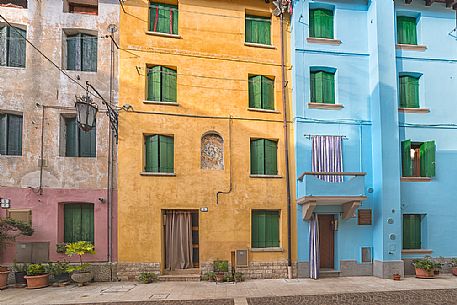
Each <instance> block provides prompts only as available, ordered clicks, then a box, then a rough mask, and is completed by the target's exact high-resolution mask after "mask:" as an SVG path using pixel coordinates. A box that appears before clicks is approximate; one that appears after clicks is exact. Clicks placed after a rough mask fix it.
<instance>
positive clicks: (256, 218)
mask: <svg viewBox="0 0 457 305" xmlns="http://www.w3.org/2000/svg"><path fill="white" fill-rule="evenodd" d="M266 221H267V220H266V215H265V213H264V212H263V211H254V212H252V229H251V232H252V233H251V234H252V238H251V239H252V240H251V243H252V247H253V248H265V245H266V240H265V235H266V234H265V228H266Z"/></svg>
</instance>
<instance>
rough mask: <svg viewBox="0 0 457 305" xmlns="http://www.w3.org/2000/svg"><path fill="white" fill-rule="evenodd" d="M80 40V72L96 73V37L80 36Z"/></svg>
mask: <svg viewBox="0 0 457 305" xmlns="http://www.w3.org/2000/svg"><path fill="white" fill-rule="evenodd" d="M81 40H82V71H91V72H95V71H97V37H96V36H92V35H86V34H82V35H81Z"/></svg>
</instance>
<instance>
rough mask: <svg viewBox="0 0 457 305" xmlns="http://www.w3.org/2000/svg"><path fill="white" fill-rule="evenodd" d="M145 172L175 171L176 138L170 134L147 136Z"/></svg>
mask: <svg viewBox="0 0 457 305" xmlns="http://www.w3.org/2000/svg"><path fill="white" fill-rule="evenodd" d="M145 155H146V158H145V159H146V162H145V163H146V164H145V167H144V171H145V172H149V173H174V139H173V137H170V136H163V135H151V136H147V137H145Z"/></svg>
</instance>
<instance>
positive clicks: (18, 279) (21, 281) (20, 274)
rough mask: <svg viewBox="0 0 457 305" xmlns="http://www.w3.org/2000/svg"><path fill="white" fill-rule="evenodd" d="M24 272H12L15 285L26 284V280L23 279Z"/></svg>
mask: <svg viewBox="0 0 457 305" xmlns="http://www.w3.org/2000/svg"><path fill="white" fill-rule="evenodd" d="M26 275H27V273H26V272H14V279H15V280H16V285H18V286H20V285H26V284H27V281H26V280H25V278H24V277H25V276H26Z"/></svg>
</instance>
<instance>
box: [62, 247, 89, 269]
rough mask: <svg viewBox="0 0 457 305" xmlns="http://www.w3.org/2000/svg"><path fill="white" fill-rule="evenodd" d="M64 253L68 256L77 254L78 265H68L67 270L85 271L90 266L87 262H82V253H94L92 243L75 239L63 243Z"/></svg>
mask: <svg viewBox="0 0 457 305" xmlns="http://www.w3.org/2000/svg"><path fill="white" fill-rule="evenodd" d="M65 254H66V255H68V256H69V257H72V256H73V255H78V256H79V262H80V264H79V266H69V267H68V268H67V272H69V273H71V272H86V271H87V268H88V267H89V266H90V264H88V263H84V264H83V255H86V254H95V250H94V245H93V244H92V243H90V242H87V241H76V242H73V243H69V244H67V245H65Z"/></svg>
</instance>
